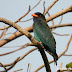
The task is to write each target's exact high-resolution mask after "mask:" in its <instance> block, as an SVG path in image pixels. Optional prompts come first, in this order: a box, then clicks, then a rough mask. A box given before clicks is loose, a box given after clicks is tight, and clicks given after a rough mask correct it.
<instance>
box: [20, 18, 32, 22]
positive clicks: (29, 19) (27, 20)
mask: <svg viewBox="0 0 72 72" xmlns="http://www.w3.org/2000/svg"><path fill="white" fill-rule="evenodd" d="M32 19H33V18H30V19H28V20H25V21H19V22H27V21H30V20H32Z"/></svg>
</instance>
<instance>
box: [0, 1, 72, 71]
mask: <svg viewBox="0 0 72 72" xmlns="http://www.w3.org/2000/svg"><path fill="white" fill-rule="evenodd" d="M38 1H39V0H0V17H3V18H6V19H8V20H10V21H12V22H14V21H16V20H17V19H18V18H20V17H21V16H23V15H24V14H25V13H26V12H27V11H28V8H29V5H30V7H31V9H32V8H33V7H34V5H35V4H36V3H37V2H38ZM53 1H54V0H45V7H46V8H47V7H48V6H49V5H50V4H51V3H52V2H53ZM43 2H44V0H41V2H40V4H39V5H38V6H37V7H36V8H35V9H33V10H32V11H31V12H30V13H29V14H28V15H27V16H26V17H24V18H23V19H22V21H25V20H27V19H30V18H32V16H31V14H33V13H35V12H41V13H43ZM71 5H72V0H59V1H58V2H57V3H56V4H55V5H54V6H53V7H52V8H51V9H50V10H49V13H50V15H53V14H55V13H57V12H59V11H61V10H62V9H65V8H67V7H69V6H71ZM45 17H46V18H47V17H48V16H47V15H46V16H45ZM60 19H61V16H60V17H58V18H56V19H54V24H55V25H57V24H59V22H60ZM65 23H72V13H71V12H70V13H67V14H64V15H63V20H62V22H61V24H65ZM17 24H18V25H19V26H21V27H22V28H26V27H29V26H32V25H33V20H30V21H28V22H18V23H17ZM47 24H48V25H49V26H51V24H52V22H51V21H50V22H48V23H47ZM3 26H7V25H5V24H4V23H0V28H2V27H3ZM15 31H16V29H14V28H12V27H11V28H9V29H8V31H7V33H10V32H12V33H13V32H15ZM1 32H2V31H0V34H1ZM53 32H56V33H59V34H69V36H58V35H55V34H53V35H54V37H55V40H56V51H57V54H60V53H61V52H63V51H64V49H65V47H66V45H67V42H68V40H69V38H70V36H71V33H72V27H62V28H57V29H55V30H54V31H53ZM31 34H32V35H33V36H34V34H33V33H31ZM10 35H11V34H9V35H6V36H5V38H6V37H8V36H10ZM25 43H30V41H29V39H28V38H27V37H25V36H21V37H19V38H17V39H15V40H13V41H11V42H9V43H8V44H6V45H4V47H7V46H8V47H10V46H21V45H24V44H25ZM18 48H19V47H16V48H0V54H2V53H6V52H9V51H12V50H16V49H18ZM32 48H34V47H32V46H31V47H27V48H25V49H22V50H20V51H18V52H15V53H12V54H10V55H6V56H1V57H0V62H2V63H3V64H8V63H11V62H13V61H14V60H15V59H16V58H17V57H19V56H22V55H23V54H25V53H26V52H27V51H29V50H30V49H32ZM71 51H72V42H71V43H70V46H69V49H68V51H67V52H66V54H72V52H71ZM46 55H47V57H48V59H49V61H51V60H52V59H53V58H52V56H50V55H49V54H48V53H46ZM71 61H72V57H68V56H62V57H61V58H60V59H59V60H58V61H57V63H58V65H57V66H56V65H55V64H54V63H52V64H50V67H51V70H52V72H56V70H57V69H58V68H59V65H60V63H61V62H62V63H63V68H65V65H66V64H67V63H69V62H71ZM29 63H30V64H31V70H30V72H33V71H34V70H35V69H36V68H38V67H39V66H41V65H42V64H43V60H42V58H41V55H40V53H39V51H38V50H35V51H33V52H32V53H30V54H29V55H28V56H26V57H25V58H24V59H23V60H21V61H20V62H18V63H17V64H16V65H15V67H14V68H12V69H11V70H9V72H13V71H14V70H17V69H23V70H22V71H19V72H27V68H28V64H29ZM0 70H2V68H0ZM38 72H45V68H42V69H41V70H39V71H38Z"/></svg>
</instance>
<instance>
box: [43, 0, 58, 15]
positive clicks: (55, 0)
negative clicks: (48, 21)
mask: <svg viewBox="0 0 72 72" xmlns="http://www.w3.org/2000/svg"><path fill="white" fill-rule="evenodd" d="M57 1H58V0H54V2H53V3H52V4H51V5H50V6H49V7H48V8H47V9H46V10H45V12H44V15H46V13H47V12H48V11H49V9H51V8H52V7H53V6H54V4H55V3H56V2H57Z"/></svg>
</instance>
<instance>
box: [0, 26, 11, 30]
mask: <svg viewBox="0 0 72 72" xmlns="http://www.w3.org/2000/svg"><path fill="white" fill-rule="evenodd" d="M9 27H10V26H8V27H3V28H0V30H5V29H8V28H9Z"/></svg>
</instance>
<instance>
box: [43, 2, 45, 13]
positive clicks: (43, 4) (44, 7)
mask: <svg viewBox="0 0 72 72" xmlns="http://www.w3.org/2000/svg"><path fill="white" fill-rule="evenodd" d="M43 7H44V11H43V14H44V12H45V1H44V2H43Z"/></svg>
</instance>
